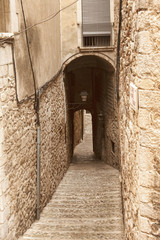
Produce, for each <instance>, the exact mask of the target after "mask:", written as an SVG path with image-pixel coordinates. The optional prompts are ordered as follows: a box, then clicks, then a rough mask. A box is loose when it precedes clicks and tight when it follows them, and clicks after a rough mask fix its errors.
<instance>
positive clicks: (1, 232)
mask: <svg viewBox="0 0 160 240" xmlns="http://www.w3.org/2000/svg"><path fill="white" fill-rule="evenodd" d="M7 234H8V224H7V222H6V223H4V224H0V239H5V238H6V236H7Z"/></svg>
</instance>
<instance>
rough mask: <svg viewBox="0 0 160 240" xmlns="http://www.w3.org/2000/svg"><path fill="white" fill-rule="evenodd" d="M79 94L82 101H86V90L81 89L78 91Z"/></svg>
mask: <svg viewBox="0 0 160 240" xmlns="http://www.w3.org/2000/svg"><path fill="white" fill-rule="evenodd" d="M80 96H81V99H82V102H86V101H87V97H88V93H87V91H82V92H81V93H80Z"/></svg>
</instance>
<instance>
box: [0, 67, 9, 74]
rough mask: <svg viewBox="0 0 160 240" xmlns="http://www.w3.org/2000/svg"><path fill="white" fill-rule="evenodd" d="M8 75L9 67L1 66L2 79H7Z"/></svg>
mask: <svg viewBox="0 0 160 240" xmlns="http://www.w3.org/2000/svg"><path fill="white" fill-rule="evenodd" d="M7 74H8V66H7V65H4V66H0V77H5V76H6V75H7Z"/></svg>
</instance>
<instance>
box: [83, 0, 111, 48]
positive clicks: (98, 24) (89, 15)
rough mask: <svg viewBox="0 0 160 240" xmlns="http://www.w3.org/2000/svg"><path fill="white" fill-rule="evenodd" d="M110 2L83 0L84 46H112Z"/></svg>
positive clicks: (108, 0)
mask: <svg viewBox="0 0 160 240" xmlns="http://www.w3.org/2000/svg"><path fill="white" fill-rule="evenodd" d="M110 19H111V18H110V0H82V32H83V46H91V47H94V46H98V47H100V46H110V45H111V32H112V25H111V20H110Z"/></svg>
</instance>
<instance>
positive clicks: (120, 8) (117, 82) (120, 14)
mask: <svg viewBox="0 0 160 240" xmlns="http://www.w3.org/2000/svg"><path fill="white" fill-rule="evenodd" d="M121 25H122V0H120V2H119V30H118V44H117V69H116V92H117V102H118V101H119V72H120V71H119V70H120V46H121Z"/></svg>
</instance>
